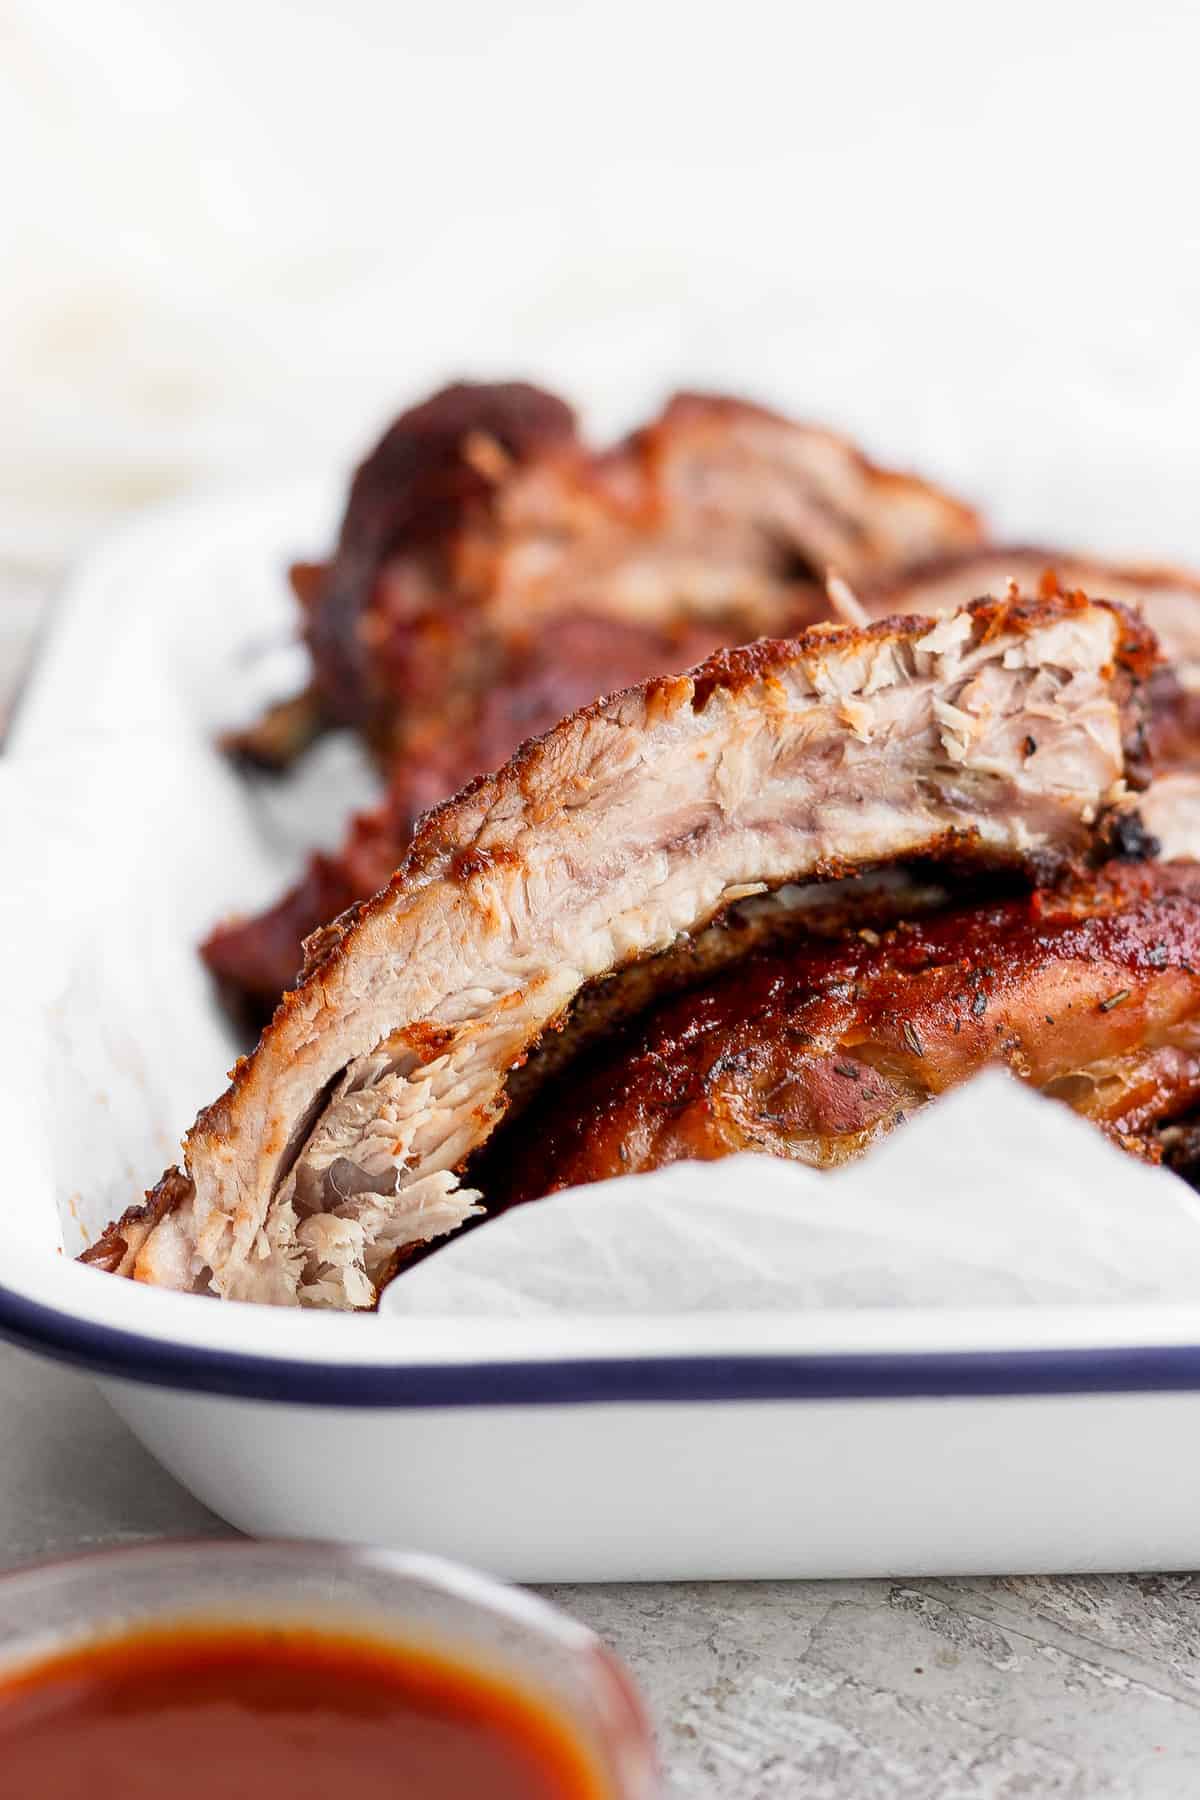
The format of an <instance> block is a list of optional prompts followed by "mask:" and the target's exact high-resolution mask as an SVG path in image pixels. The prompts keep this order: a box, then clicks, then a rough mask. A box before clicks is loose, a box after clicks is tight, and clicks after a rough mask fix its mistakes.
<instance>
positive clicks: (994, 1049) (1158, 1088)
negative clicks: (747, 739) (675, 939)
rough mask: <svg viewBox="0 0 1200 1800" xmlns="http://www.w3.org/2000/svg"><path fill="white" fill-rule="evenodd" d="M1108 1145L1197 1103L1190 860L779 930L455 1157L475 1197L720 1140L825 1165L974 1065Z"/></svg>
mask: <svg viewBox="0 0 1200 1800" xmlns="http://www.w3.org/2000/svg"><path fill="white" fill-rule="evenodd" d="M995 1062H999V1063H1004V1064H1007V1066H1008V1067H1009V1068H1010V1069H1012V1070H1013V1071H1014V1073H1016V1074H1017V1075H1019V1076H1020V1077H1021V1078H1022V1079H1023V1080H1026V1081H1028V1082H1030V1083H1031V1084H1032V1085H1033V1086H1035V1087H1038V1088H1041V1089H1042V1090H1043V1091H1044V1092H1046V1093H1049V1094H1053V1095H1056V1096H1058V1097H1060V1098H1061V1099H1063V1100H1065V1101H1066V1102H1067V1103H1068V1104H1069V1105H1071V1106H1073V1107H1074V1108H1075V1109H1076V1110H1077V1111H1078V1112H1081V1113H1083V1114H1085V1115H1086V1116H1088V1117H1090V1118H1092V1119H1094V1120H1095V1121H1096V1122H1097V1123H1098V1124H1101V1125H1102V1126H1103V1127H1104V1128H1105V1129H1106V1130H1108V1131H1109V1132H1110V1134H1111V1135H1113V1136H1114V1137H1115V1138H1117V1139H1118V1141H1121V1142H1123V1143H1126V1144H1127V1145H1131V1146H1134V1145H1138V1144H1147V1145H1152V1144H1153V1141H1154V1139H1153V1133H1154V1131H1155V1129H1156V1128H1157V1127H1158V1126H1159V1125H1160V1124H1161V1123H1162V1122H1163V1121H1164V1120H1169V1119H1174V1118H1178V1117H1180V1116H1181V1115H1183V1114H1185V1113H1187V1112H1189V1111H1190V1110H1191V1109H1192V1108H1193V1107H1194V1106H1195V1105H1196V1104H1197V1101H1198V1100H1200V867H1197V866H1185V867H1179V868H1164V867H1162V866H1160V865H1155V864H1145V865H1130V864H1121V863H1112V864H1110V865H1108V867H1107V869H1106V870H1105V871H1104V872H1103V873H1102V874H1101V875H1099V876H1091V877H1088V878H1086V879H1078V880H1076V881H1074V882H1072V883H1068V884H1066V885H1065V886H1064V887H1063V888H1061V889H1058V890H1052V891H1044V890H1039V891H1036V892H1034V893H1032V894H1029V893H1026V894H1019V895H1011V896H1008V897H1006V898H1003V899H998V900H994V901H991V902H980V901H976V902H975V903H974V904H972V905H970V906H965V907H964V906H961V905H955V906H953V907H950V908H947V909H945V910H943V911H939V912H935V913H932V914H929V915H926V916H924V917H921V916H918V917H913V918H907V919H905V920H904V921H903V922H902V923H900V924H899V925H897V926H895V927H893V928H891V929H887V930H883V931H879V930H877V929H873V928H871V927H864V928H859V929H858V930H855V929H849V930H847V931H846V932H844V933H843V934H842V935H841V936H840V937H834V938H824V939H823V938H821V937H817V936H814V935H813V934H812V933H811V932H808V931H804V930H801V931H799V932H793V933H792V935H791V936H790V937H789V938H785V939H784V940H783V941H782V942H775V943H773V944H769V945H766V946H763V947H760V948H755V949H751V950H750V951H749V952H748V954H746V955H745V956H743V957H740V958H738V959H737V960H736V961H731V962H730V963H729V964H728V965H727V966H726V967H724V968H723V969H722V970H721V971H720V972H719V973H718V974H717V975H715V976H714V977H712V978H710V979H708V980H702V981H700V982H698V983H697V984H696V985H695V986H693V987H691V988H689V989H688V990H687V991H686V992H684V993H682V994H677V995H675V996H673V997H672V998H670V999H669V1000H667V1001H665V1002H664V1003H662V1004H661V1005H659V1006H657V1007H655V1008H652V1009H651V1010H650V1011H649V1012H648V1013H646V1014H643V1015H641V1016H639V1017H637V1018H635V1019H633V1020H632V1021H630V1022H629V1023H628V1024H627V1025H625V1026H624V1027H622V1028H620V1029H619V1030H617V1031H615V1032H612V1033H609V1034H608V1035H607V1036H606V1037H605V1038H604V1039H603V1041H601V1042H600V1043H599V1044H598V1045H597V1047H596V1048H595V1049H593V1050H592V1051H590V1052H585V1053H584V1054H583V1055H582V1056H581V1057H580V1058H578V1059H577V1060H575V1061H574V1062H572V1063H571V1064H570V1065H569V1066H568V1067H567V1069H566V1070H565V1071H564V1072H563V1073H562V1074H560V1075H559V1076H558V1077H557V1079H553V1080H551V1081H549V1082H548V1083H546V1084H544V1085H543V1086H542V1088H541V1089H540V1091H539V1092H538V1094H537V1096H536V1098H535V1099H534V1100H533V1101H532V1103H531V1105H530V1107H529V1108H528V1109H527V1110H526V1111H525V1112H524V1113H523V1114H522V1115H521V1116H520V1118H519V1119H517V1120H516V1121H515V1122H514V1123H513V1124H512V1125H509V1126H507V1127H502V1128H501V1129H500V1131H499V1132H498V1133H497V1134H496V1135H495V1137H493V1139H492V1140H491V1141H490V1143H489V1144H488V1145H487V1147H486V1148H485V1149H484V1150H483V1152H482V1153H481V1156H480V1158H479V1159H478V1161H477V1162H476V1164H475V1165H473V1167H472V1169H471V1179H472V1180H473V1181H474V1182H477V1183H478V1185H479V1187H480V1188H481V1189H482V1191H483V1192H484V1193H486V1195H487V1198H488V1210H489V1212H495V1211H498V1210H501V1209H503V1208H504V1207H505V1206H509V1205H513V1204H516V1203H518V1202H520V1201H523V1200H530V1199H536V1198H537V1197H538V1196H539V1195H543V1194H548V1193H551V1192H553V1191H554V1190H556V1189H558V1188H564V1187H570V1186H574V1185H576V1184H579V1183H583V1182H589V1181H600V1180H604V1179H606V1178H608V1177H610V1176H614V1175H621V1174H627V1173H630V1172H633V1171H636V1170H643V1169H654V1168H659V1167H661V1166H662V1165H663V1164H666V1163H671V1162H676V1161H679V1160H681V1159H682V1158H685V1157H695V1158H701V1159H705V1160H709V1159H713V1158H717V1157H721V1156H727V1155H730V1154H732V1153H733V1152H734V1151H737V1150H765V1151H769V1152H770V1153H772V1154H773V1155H776V1156H784V1157H789V1158H792V1159H794V1160H796V1161H799V1162H803V1163H808V1164H811V1165H814V1166H819V1167H829V1166H832V1165H834V1164H837V1163H840V1162H844V1161H846V1160H847V1159H849V1158H850V1157H853V1156H857V1155H858V1154H859V1153H860V1152H861V1151H863V1150H864V1149H866V1148H867V1147H868V1146H869V1145H871V1144H872V1143H874V1142H875V1141H876V1140H877V1139H878V1138H879V1137H881V1136H882V1135H884V1134H885V1133H886V1132H888V1131H890V1130H892V1128H893V1127H894V1126H895V1125H897V1124H899V1123H900V1122H901V1120H903V1118H904V1117H905V1116H906V1115H907V1114H909V1113H911V1112H912V1111H913V1110H914V1109H915V1108H917V1107H919V1106H922V1105H924V1103H925V1102H926V1101H927V1100H929V1099H931V1098H933V1097H934V1096H935V1095H937V1094H940V1093H942V1092H944V1091H945V1089H946V1088H948V1087H951V1086H953V1085H954V1084H955V1083H956V1082H959V1081H963V1080H965V1079H966V1078H967V1077H968V1076H970V1075H972V1074H974V1073H975V1072H976V1071H978V1070H979V1069H981V1068H982V1067H984V1066H985V1065H986V1064H988V1063H995Z"/></svg>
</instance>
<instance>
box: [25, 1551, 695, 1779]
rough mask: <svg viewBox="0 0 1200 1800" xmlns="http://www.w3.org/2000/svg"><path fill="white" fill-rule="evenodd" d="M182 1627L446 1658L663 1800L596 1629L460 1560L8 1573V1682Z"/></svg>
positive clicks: (231, 1555)
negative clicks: (322, 1636)
mask: <svg viewBox="0 0 1200 1800" xmlns="http://www.w3.org/2000/svg"><path fill="white" fill-rule="evenodd" d="M172 1625H190V1626H210V1625H211V1626H215V1627H219V1626H222V1625H224V1626H230V1625H234V1626H236V1625H280V1626H289V1625H290V1626H293V1627H295V1626H303V1627H306V1628H308V1629H310V1630H322V1629H325V1630H328V1631H330V1632H335V1633H347V1632H349V1633H357V1634H361V1635H363V1636H365V1637H369V1638H370V1639H372V1640H374V1641H376V1642H384V1643H388V1644H392V1645H395V1646H396V1647H397V1648H398V1649H400V1650H404V1649H409V1650H420V1651H425V1652H430V1653H433V1654H435V1655H440V1656H443V1657H445V1658H447V1659H448V1660H450V1661H452V1662H454V1663H457V1664H459V1665H460V1666H462V1667H464V1668H466V1669H470V1670H477V1671H479V1672H480V1673H482V1674H485V1675H492V1676H494V1677H496V1678H497V1679H499V1680H501V1681H503V1682H504V1683H506V1684H508V1685H509V1686H511V1687H516V1688H518V1689H520V1690H521V1691H522V1692H524V1693H525V1694H527V1695H529V1696H531V1697H532V1698H533V1699H534V1700H540V1701H541V1702H542V1703H543V1704H545V1705H546V1706H547V1707H548V1708H549V1709H550V1710H551V1711H552V1712H553V1713H554V1714H556V1716H557V1717H558V1718H559V1719H560V1720H561V1721H562V1723H563V1724H564V1725H565V1726H566V1727H567V1728H568V1730H569V1731H570V1732H571V1734H572V1736H573V1737H574V1738H575V1739H576V1740H577V1741H579V1742H581V1743H582V1744H583V1745H584V1746H585V1747H586V1749H587V1750H588V1751H589V1752H590V1754H591V1757H592V1759H593V1761H594V1763H595V1765H596V1768H597V1770H598V1772H599V1774H600V1775H601V1777H602V1779H603V1782H604V1783H605V1784H606V1787H605V1791H606V1792H611V1795H612V1800H655V1796H657V1795H658V1794H659V1792H660V1789H659V1785H658V1777H657V1773H656V1759H655V1754H654V1745H653V1737H652V1734H651V1730H650V1725H649V1722H648V1720H647V1717H646V1714H645V1712H644V1710H643V1707H642V1704H641V1701H640V1700H639V1698H638V1695H637V1692H636V1690H635V1688H634V1686H633V1683H632V1681H631V1680H630V1678H629V1676H628V1675H627V1674H626V1672H625V1670H624V1669H623V1667H622V1666H621V1664H620V1663H619V1662H618V1661H617V1659H616V1658H615V1657H614V1656H613V1655H612V1653H611V1652H610V1651H609V1650H607V1649H606V1648H605V1647H604V1645H603V1644H602V1643H601V1642H600V1640H599V1638H597V1637H596V1636H595V1635H594V1633H593V1632H591V1631H589V1630H588V1629H587V1628H586V1626H583V1625H578V1624H576V1623H575V1621H574V1620H572V1619H569V1618H567V1617H566V1615H565V1614H563V1613H560V1612H558V1611H556V1610H555V1608H554V1607H552V1606H548V1605H546V1603H545V1602H544V1601H542V1600H539V1599H537V1598H536V1597H535V1596H534V1595H532V1594H527V1593H525V1592H523V1591H522V1590H521V1589H519V1588H511V1587H507V1586H505V1585H504V1584H503V1583H501V1582H498V1581H493V1580H491V1579H489V1578H488V1577H486V1576H483V1575H479V1574H476V1573H475V1572H474V1571H473V1570H470V1569H465V1568H462V1567H461V1566H460V1565H458V1564H456V1563H450V1562H444V1561H442V1560H441V1559H440V1558H437V1557H431V1556H416V1555H412V1556H410V1555H404V1554H402V1553H399V1552H395V1551H390V1550H373V1549H366V1548H355V1547H348V1546H344V1545H323V1544H311V1543H282V1542H279V1543H274V1542H260V1541H254V1540H250V1539H247V1540H230V1541H228V1542H226V1541H221V1540H215V1541H214V1540H205V1541H196V1542H182V1543H180V1542H166V1543H154V1544H145V1545H138V1546H135V1547H133V1548H130V1549H118V1550H104V1551H99V1552H95V1553H91V1554H85V1555H82V1556H77V1557H69V1558H67V1559H65V1560H63V1561H58V1562H51V1563H41V1564H37V1565H35V1566H33V1567H30V1568H25V1569H17V1570H14V1571H13V1572H12V1573H10V1574H7V1575H3V1576H0V1678H3V1676H5V1675H8V1674H11V1673H13V1672H14V1671H16V1670H18V1669H20V1668H22V1667H23V1666H27V1665H29V1664H31V1663H36V1662H38V1661H40V1660H41V1659H42V1658H43V1657H46V1656H51V1655H54V1654H55V1653H57V1652H61V1651H63V1650H66V1649H71V1648H78V1647H80V1646H82V1645H86V1644H89V1643H96V1642H102V1641H105V1640H111V1639H112V1638H114V1637H120V1636H121V1635H122V1634H124V1633H127V1632H136V1631H138V1630H144V1629H146V1628H147V1627H160V1628H161V1627H163V1626H172Z"/></svg>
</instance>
